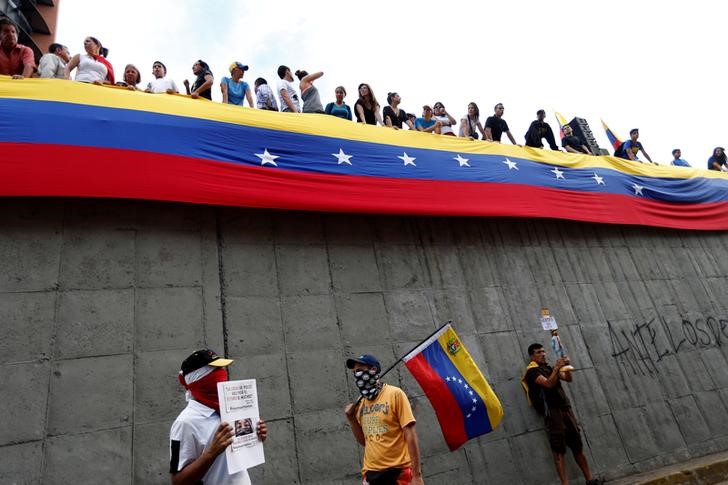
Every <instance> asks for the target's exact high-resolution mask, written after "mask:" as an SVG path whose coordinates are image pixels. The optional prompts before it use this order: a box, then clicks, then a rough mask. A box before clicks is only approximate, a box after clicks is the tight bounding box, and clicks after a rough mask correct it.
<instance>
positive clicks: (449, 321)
mask: <svg viewBox="0 0 728 485" xmlns="http://www.w3.org/2000/svg"><path fill="white" fill-rule="evenodd" d="M451 323H452V320H448V321H447V322H445V323H443V324H442V325H440V326H439V327H437V330H435V331H434V332H432V333H431V334H430V335H428V336H427V337H425V338H423V339H422V340H420V342H419V343H418V344H417V345H415V346H414V347H412V348H411V349H410V350H409V351H407V352H406V353H405V354H404V355H403V356H401V357H400V358H399V359H397V360H395V361H394V364H392V365H390V366H389V367H388V368H387V370H385V371H384V372H382V373H381V374H379V378H380V379H381V378H382V377H384V376H385V375H386V374H387V373H388V372H389V371H391V370H392V369H394V367H395V366H396V365H397V364H399V363H400V362H402V359H404V358H405V357H407V356H408V355H409V354H411V353H412V351H413V350H415V349H416V348H417V347H419V346H420V345H422V343H423V342H425V341H426V340H427V339H429V338H430V337H432V336H433V335H435V334H436V333H437V332H439V331H440V330H442V329H443V328H445V327H447V326H448V325H450V324H451Z"/></svg>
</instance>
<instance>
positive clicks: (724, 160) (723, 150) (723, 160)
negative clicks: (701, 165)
mask: <svg viewBox="0 0 728 485" xmlns="http://www.w3.org/2000/svg"><path fill="white" fill-rule="evenodd" d="M717 150H720V151H722V152H723V153H721V154H720V156H719V157H716V156H715V152H716V151H717ZM711 158H716V159H717V160H720V161H721V165H722V164H724V163H725V162H726V160H728V157H726V154H725V148H723V147H715V148H713V156H712V157H711Z"/></svg>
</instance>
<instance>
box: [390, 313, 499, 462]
mask: <svg viewBox="0 0 728 485" xmlns="http://www.w3.org/2000/svg"><path fill="white" fill-rule="evenodd" d="M402 360H404V363H405V365H406V366H407V369H409V371H410V372H411V373H412V375H413V376H414V378H415V379H416V380H417V382H418V383H419V385H420V387H422V390H423V391H424V393H425V395H426V396H427V398H428V399H429V400H430V402H431V403H432V407H433V408H434V409H435V414H436V415H437V420H438V421H439V422H440V428H441V429H442V434H443V435H444V437H445V441H446V442H447V446H448V447H449V448H450V451H455V450H456V449H458V448H459V447H461V446H462V445H463V444H464V443H465V442H466V441H468V440H470V439H472V438H475V437H476V436H480V435H483V434H486V433H490V432H491V431H493V430H494V429H495V428H496V427H497V426H498V424H500V422H501V419H502V418H503V407H502V406H501V403H500V401H499V400H498V397H496V395H495V393H494V392H493V390H492V389H491V388H490V385H489V384H488V382H487V381H486V380H485V377H483V374H482V372H480V369H478V366H477V365H476V364H475V362H474V361H473V358H472V357H471V356H470V353H469V352H468V350H467V349H466V348H465V346H464V345H463V344H462V342H461V341H460V339H459V338H458V335H457V334H456V333H455V330H453V328H452V326H451V325H450V324H447V325H445V326H443V327H442V328H441V329H440V330H439V331H438V332H436V333H435V334H433V335H432V336H431V337H430V338H428V339H427V340H425V341H424V342H422V343H421V344H420V345H419V346H418V347H416V348H415V349H414V350H413V351H412V352H410V353H409V354H407V355H405V356H404V357H403V358H402Z"/></svg>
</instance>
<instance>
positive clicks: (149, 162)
mask: <svg viewBox="0 0 728 485" xmlns="http://www.w3.org/2000/svg"><path fill="white" fill-rule="evenodd" d="M0 196H61V197H111V198H133V199H150V200H160V201H177V202H189V203H197V204H217V205H233V206H245V207H265V208H280V209H298V210H312V211H336V212H367V213H393V214H425V215H448V216H505V217H551V218H562V219H572V220H580V221H594V222H603V223H617V224H641V225H653V226H663V227H675V228H687V229H728V175H727V174H723V173H719V172H713V171H707V170H703V169H698V168H682V167H671V166H659V167H658V166H654V165H648V164H641V163H637V162H631V161H628V160H621V159H617V158H614V157H594V156H589V155H579V154H570V153H562V152H554V151H551V150H541V149H535V148H522V147H518V146H513V145H502V144H499V143H491V142H484V141H481V140H475V141H474V140H469V139H464V138H457V137H449V136H437V135H433V134H429V133H420V132H413V131H408V130H399V131H395V130H392V129H386V128H381V127H374V126H368V125H362V124H359V123H352V122H349V121H345V120H341V119H338V118H336V117H333V116H327V115H317V114H297V113H276V112H270V111H263V110H256V109H250V108H241V107H238V106H232V105H223V104H220V103H213V102H209V101H206V100H202V99H198V100H193V99H191V98H189V97H188V96H182V95H167V94H156V95H154V94H147V93H143V92H136V91H129V90H126V89H123V88H116V87H101V86H94V85H89V84H84V83H79V82H73V81H65V80H57V79H23V80H12V79H10V78H9V77H7V76H0Z"/></svg>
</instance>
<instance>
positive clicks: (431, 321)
mask: <svg viewBox="0 0 728 485" xmlns="http://www.w3.org/2000/svg"><path fill="white" fill-rule="evenodd" d="M0 268H2V271H0V395H2V397H3V399H2V401H0V416H2V426H0V483H49V484H54V483H59V484H65V483H80V484H84V483H89V484H96V483H110V484H112V483H124V484H129V483H139V484H144V483H165V482H166V481H167V478H168V477H167V461H168V458H167V457H168V451H167V433H168V430H169V426H170V424H171V422H172V420H173V419H174V417H175V416H176V414H177V413H178V412H179V411H180V409H182V407H183V405H184V402H183V396H182V393H181V392H180V388H179V386H178V385H177V383H176V378H175V376H176V373H177V370H178V368H179V363H180V361H181V360H182V359H183V358H184V357H185V356H186V355H187V354H188V353H189V352H190V350H191V349H194V348H197V347H201V346H205V345H207V346H211V347H213V348H216V349H218V350H220V351H223V349H224V351H225V352H226V353H227V354H228V355H230V356H231V357H232V358H235V359H236V360H237V361H236V363H235V365H234V366H233V368H232V376H233V377H234V378H244V377H255V378H257V379H258V386H259V390H260V394H261V409H262V413H263V415H264V417H265V418H267V420H268V422H269V426H270V439H269V441H268V443H267V445H266V457H267V463H266V464H265V465H264V466H261V467H258V468H256V469H254V470H253V471H252V475H253V478H254V482H255V483H257V484H263V483H265V484H276V485H278V484H289V483H317V484H320V483H326V484H343V483H347V484H349V483H357V482H356V476H357V471H358V467H359V460H360V454H361V450H360V449H358V447H357V445H355V442H354V440H353V438H352V437H351V436H350V432H349V430H348V428H347V425H346V422H345V419H344V418H343V413H342V409H343V407H344V405H345V403H346V402H347V400H348V399H351V398H353V397H354V392H353V387H352V385H351V380H350V378H349V375H348V373H347V371H346V370H345V368H344V364H343V362H344V358H345V356H347V355H350V354H353V353H357V354H358V353H361V352H372V353H375V354H377V355H379V357H380V359H381V360H382V362H383V363H384V364H385V365H386V364H388V363H390V362H392V361H393V359H394V358H395V356H398V355H400V354H401V353H403V352H404V351H406V350H408V349H409V348H410V347H411V346H412V345H413V344H414V343H415V342H416V341H417V340H418V339H419V338H421V337H424V336H425V335H427V334H428V333H429V332H430V331H431V330H433V329H434V328H435V327H436V326H437V325H438V324H439V323H440V322H443V321H446V320H449V319H452V320H453V321H454V322H455V326H456V329H457V330H458V332H459V333H460V335H461V337H462V339H463V341H464V342H465V344H466V346H467V347H468V348H469V350H470V351H471V353H472V354H473V355H474V356H475V358H476V359H477V361H478V362H479V363H480V364H481V368H482V369H483V371H484V372H485V373H486V375H487V377H488V378H489V380H490V382H491V384H492V385H493V387H494V389H495V391H496V393H497V394H498V395H499V397H500V398H501V400H502V402H503V405H504V407H505V413H506V414H505V418H504V421H503V424H502V425H501V427H500V428H499V429H498V430H497V431H496V432H494V433H492V434H491V435H488V436H486V437H482V438H480V439H476V440H474V441H472V442H470V443H469V444H467V445H466V446H465V447H464V448H463V449H462V450H459V451H458V452H455V453H449V452H448V451H447V448H446V446H445V444H444V441H443V439H442V437H441V434H440V430H439V428H438V425H437V423H436V420H435V417H434V414H433V412H432V409H431V408H430V406H429V404H428V402H427V400H426V399H424V398H423V397H422V396H421V392H420V389H419V387H418V386H417V384H416V383H415V382H414V381H413V379H412V378H411V377H410V376H409V375H408V374H407V372H406V370H404V369H400V370H399V371H398V372H394V373H393V374H391V376H390V377H389V379H388V380H389V382H392V383H394V384H397V385H400V386H402V387H403V388H404V389H405V390H406V392H407V393H408V395H409V396H410V397H411V399H412V402H413V404H414V407H415V414H416V416H417V418H418V425H417V427H418V432H419V436H420V439H421V443H422V451H423V455H424V472H425V474H426V476H427V483H430V484H439V483H457V484H467V483H478V484H481V483H492V484H503V483H509V484H520V483H524V484H525V483H533V482H535V481H538V482H541V483H556V474H555V472H554V469H553V464H552V460H551V456H550V452H549V449H548V445H547V442H546V438H545V434H544V432H543V429H542V423H541V420H540V419H539V418H538V417H537V416H536V415H535V414H534V412H533V411H532V410H531V409H529V408H528V407H527V405H526V402H525V399H524V397H523V393H522V391H521V389H520V387H519V383H518V378H519V375H520V374H521V372H522V370H523V367H524V365H525V362H526V360H527V358H526V356H525V355H524V354H525V351H524V349H525V347H526V346H527V345H528V344H530V343H531V342H533V341H542V342H544V343H547V341H548V335H547V334H546V333H545V332H543V331H541V330H539V325H538V314H539V310H540V308H541V307H542V306H547V307H549V308H550V309H551V310H552V313H553V314H554V315H555V316H556V318H557V319H558V321H559V324H560V327H561V335H562V338H563V341H564V343H565V345H566V347H567V349H569V351H570V354H571V355H572V358H573V361H574V363H575V365H576V366H577V367H578V368H579V369H581V370H580V371H579V372H577V373H576V374H575V380H574V383H573V384H571V385H569V386H568V387H569V392H570V395H571V396H572V399H573V402H574V404H575V408H576V413H577V415H578V417H579V419H580V422H581V424H582V425H583V429H584V435H585V439H586V443H587V451H588V458H589V460H590V462H591V464H592V466H593V469H594V470H595V471H597V472H598V473H601V474H603V475H605V476H608V477H615V476H621V475H625V474H628V473H632V472H635V471H640V470H646V469H650V468H654V467H658V466H660V465H662V464H665V463H671V462H675V461H680V460H683V459H685V458H688V457H693V456H699V455H702V454H707V453H710V452H713V451H719V450H726V449H728V421H727V420H726V419H725V416H726V415H727V414H728V412H727V410H726V404H727V403H728V372H726V345H725V344H727V343H728V300H727V299H726V295H727V294H728V292H727V291H726V290H727V289H728V279H726V275H728V236H726V235H722V234H715V233H688V232H676V231H664V230H656V229H645V228H630V227H615V226H598V225H589V224H576V223H568V222H560V221H533V220H507V219H503V220H495V219H464V218H463V219H446V218H440V219H433V218H403V217H384V216H356V215H329V214H306V213H284V212H275V211H263V210H239V209H221V208H211V207H193V206H184V205H173V204H152V203H143V202H124V201H77V200H56V199H46V200H2V201H0ZM570 474H571V475H572V477H574V478H577V477H578V473H577V471H576V468H575V467H574V466H573V463H570Z"/></svg>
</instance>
